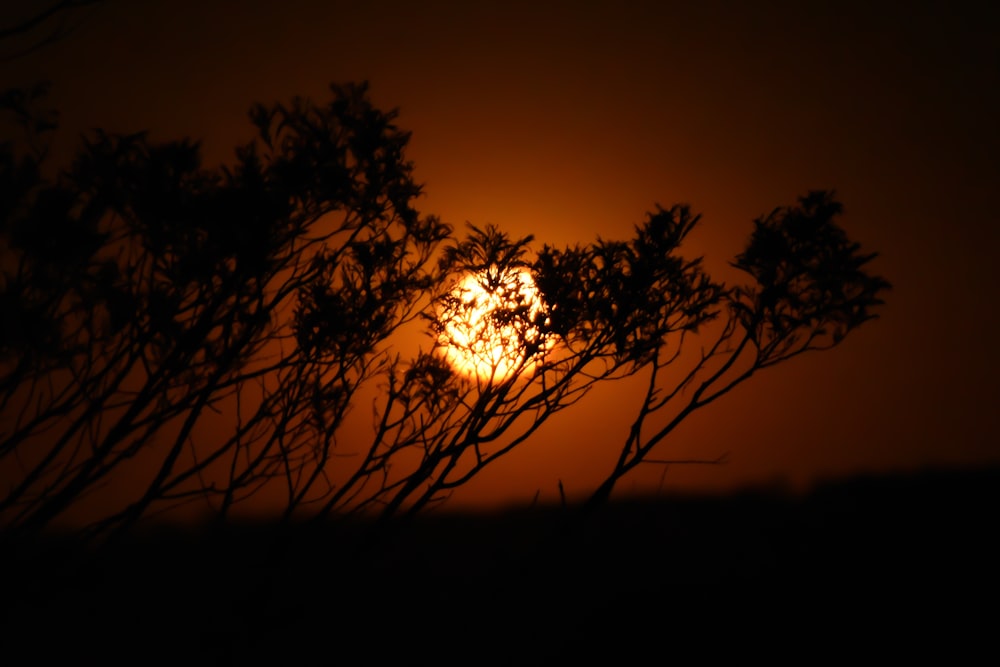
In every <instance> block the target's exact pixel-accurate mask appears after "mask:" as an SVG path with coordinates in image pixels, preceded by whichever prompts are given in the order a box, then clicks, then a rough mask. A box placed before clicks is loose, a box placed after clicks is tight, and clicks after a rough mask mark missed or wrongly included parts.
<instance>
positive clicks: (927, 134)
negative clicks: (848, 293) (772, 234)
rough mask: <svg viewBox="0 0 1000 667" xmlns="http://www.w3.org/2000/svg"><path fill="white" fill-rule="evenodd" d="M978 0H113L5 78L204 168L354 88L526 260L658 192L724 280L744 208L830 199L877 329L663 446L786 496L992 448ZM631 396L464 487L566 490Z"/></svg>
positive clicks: (738, 398)
mask: <svg viewBox="0 0 1000 667" xmlns="http://www.w3.org/2000/svg"><path fill="white" fill-rule="evenodd" d="M38 4H47V3H38ZM986 4H988V3H979V2H977V3H971V2H968V3H966V2H958V3H956V2H922V3H905V2H898V3H884V2H883V3H880V2H809V3H803V2H798V1H796V2H791V1H790V2H756V3H736V2H733V3H728V2H700V3H693V2H669V1H665V2H558V3H556V2H550V3H544V2H517V1H514V2H512V1H510V0H506V1H504V2H476V3H472V2H420V3H414V2H371V3H368V2H318V1H307V0H283V1H282V2H275V3H266V2H237V1H212V0H201V1H197V2H196V1H190V0H166V1H161V0H150V1H148V2H142V3H129V2H122V1H114V0H112V1H109V2H106V3H102V4H99V5H96V6H95V7H94V8H92V9H90V10H86V11H83V12H80V13H78V14H77V15H74V17H73V20H74V21H75V20H77V19H79V20H81V23H80V25H79V26H78V27H77V28H76V29H75V31H74V32H73V33H72V34H71V35H70V36H69V37H66V38H64V39H62V40H59V41H57V42H55V43H53V44H50V45H48V46H46V47H45V48H43V49H40V50H38V51H36V52H34V53H32V54H29V55H26V56H23V57H19V58H14V59H8V60H6V61H5V62H3V63H0V83H2V84H3V85H4V86H6V85H9V84H16V83H27V82H30V81H33V80H36V79H38V78H48V79H51V80H52V82H53V84H54V87H53V94H52V100H53V103H54V104H55V105H57V106H58V107H59V108H60V109H61V110H62V119H63V127H62V129H61V130H60V133H59V135H58V138H57V140H58V146H57V148H58V150H57V151H56V153H55V155H56V157H58V156H59V155H60V154H65V153H66V152H68V151H69V150H71V149H72V147H73V146H74V143H75V141H76V137H77V136H78V135H79V133H80V132H82V131H85V130H86V129H87V128H91V127H103V128H105V129H108V130H117V131H136V130H140V129H150V130H151V131H152V133H153V137H154V138H163V139H169V138H175V137H179V136H185V135H186V136H192V137H198V138H203V139H204V145H205V152H206V156H207V158H208V159H207V161H208V163H209V164H215V163H218V162H221V161H226V160H229V159H230V156H231V155H232V153H231V151H232V148H233V146H235V145H236V144H237V143H240V142H243V141H245V140H247V139H249V138H250V136H251V128H250V125H249V123H248V122H247V121H246V110H247V108H248V107H249V105H250V104H251V103H253V102H255V101H262V102H271V101H286V100H287V99H288V98H290V97H291V96H292V95H296V94H298V95H304V96H309V97H311V98H313V99H315V100H317V101H322V100H324V99H325V94H326V93H325V91H326V88H327V85H328V84H329V83H330V82H331V81H348V80H361V79H368V80H370V82H371V85H372V95H373V97H374V99H375V100H376V102H377V103H378V104H380V105H382V106H383V107H387V108H388V107H399V109H400V118H399V123H400V125H401V126H402V127H404V128H407V129H410V130H412V131H413V139H412V142H411V146H410V150H409V153H408V156H409V158H410V159H412V160H413V161H414V163H415V165H416V171H415V173H416V177H417V179H418V180H419V181H421V182H422V183H424V184H425V195H426V196H425V197H424V198H423V199H422V200H421V209H422V211H423V212H425V213H436V214H439V215H440V216H441V217H442V218H443V219H444V220H445V221H447V222H450V223H452V224H454V225H455V226H456V227H457V228H461V226H462V225H463V224H464V222H465V221H470V222H473V223H475V224H478V225H484V224H487V223H494V224H497V225H499V226H500V227H502V228H503V229H505V230H507V231H509V232H510V233H511V234H513V235H523V234H529V233H530V234H534V235H535V237H536V238H537V243H538V246H539V247H540V245H541V244H542V243H550V244H557V245H563V244H568V243H577V242H580V243H585V242H588V241H591V240H593V239H595V238H596V237H597V236H601V237H604V238H611V239H615V238H626V237H627V236H628V235H629V234H630V233H631V231H632V228H633V225H634V224H636V223H638V222H640V221H641V220H642V218H643V215H644V213H645V212H646V211H648V210H650V209H652V208H653V206H654V205H655V204H656V203H660V204H663V205H665V206H669V205H671V204H674V203H680V202H684V203H689V204H691V205H692V207H693V208H694V209H695V210H696V211H699V212H701V213H702V214H703V220H702V224H701V226H700V228H699V229H698V230H697V231H696V232H695V234H693V237H692V239H691V243H690V244H689V246H690V247H689V252H690V253H691V254H704V255H705V257H706V262H707V265H708V268H709V269H710V270H711V271H712V272H713V273H714V274H717V275H719V276H722V277H725V278H727V279H737V278H738V276H737V275H736V274H734V273H732V272H731V271H730V270H728V267H727V261H728V260H730V259H731V258H732V257H733V255H735V254H736V253H738V252H739V251H740V250H741V248H742V244H743V242H744V240H745V238H746V236H747V234H748V233H749V232H750V229H751V221H752V219H753V218H755V217H757V216H759V215H762V214H766V213H768V212H769V211H770V210H771V209H773V208H774V207H775V206H779V205H788V204H792V203H794V202H795V198H796V197H797V196H799V195H802V194H804V193H805V192H806V191H807V190H809V189H815V188H834V189H836V191H837V192H838V194H839V196H840V199H841V201H842V202H843V203H844V206H845V210H846V215H845V217H844V218H843V221H842V222H843V225H844V227H845V228H846V229H847V231H848V233H849V234H851V235H852V236H853V237H854V238H856V239H857V240H859V241H860V242H861V243H862V244H863V246H864V247H865V248H866V249H870V250H875V251H878V252H879V253H880V258H879V259H878V260H877V261H876V263H874V265H873V268H874V269H875V270H876V271H877V272H879V273H880V274H882V275H883V276H885V277H886V278H887V279H889V280H890V281H891V282H892V283H893V285H894V289H893V291H892V292H891V293H890V294H889V297H888V302H889V303H888V306H887V307H886V308H885V309H884V310H883V311H882V318H881V319H880V320H877V321H874V322H871V323H868V324H867V325H866V326H864V327H862V329H860V330H859V331H857V332H855V333H854V334H852V335H851V336H850V337H849V338H848V339H847V341H846V342H845V343H844V344H843V345H842V346H841V347H838V348H837V349H835V350H833V351H830V352H826V353H823V354H818V355H814V356H811V357H806V358H800V359H797V360H795V361H793V362H791V363H789V364H787V365H786V366H784V367H781V368H778V369H774V370H772V371H770V372H766V373H765V374H763V375H761V376H759V377H756V378H753V379H752V380H751V381H750V382H748V383H746V384H745V385H743V386H742V387H740V388H739V389H738V390H737V391H735V392H734V393H733V394H732V395H730V396H728V397H726V398H725V399H723V400H722V401H720V402H719V403H717V404H715V405H713V406H712V407H710V408H708V409H707V410H706V411H704V413H703V414H699V415H696V416H695V417H693V418H692V419H691V420H690V421H689V423H688V424H686V425H685V427H684V428H682V429H681V430H680V431H678V432H677V433H676V437H675V438H674V439H672V440H671V441H668V443H666V444H665V445H664V446H663V449H662V450H661V451H660V452H659V454H660V456H662V457H664V458H666V457H679V458H687V457H714V456H717V455H719V454H721V453H723V452H729V453H730V456H729V460H728V463H727V464H726V465H724V466H715V467H699V468H679V467H675V468H672V469H671V470H670V471H669V473H668V476H667V478H666V479H667V480H668V483H669V484H671V485H672V488H674V489H688V488H697V489H723V488H731V487H734V486H739V485H744V484H759V483H768V482H772V481H777V480H787V481H789V482H791V483H793V484H795V485H797V486H798V485H802V484H806V483H808V482H810V481H813V480H817V479H825V478H831V477H835V476H839V475H844V474H850V473H855V472H862V471H887V470H896V469H913V468H919V467H923V466H929V465H952V464H967V463H982V462H987V461H998V460H1000V445H998V443H1000V439H998V437H997V435H998V426H1000V424H998V421H1000V420H998V417H997V414H998V412H1000V411H998V410H997V408H996V403H997V395H998V392H997V389H996V387H997V377H998V372H1000V368H998V358H1000V355H998V352H997V345H996V343H995V341H994V336H995V334H996V331H997V330H998V318H997V314H996V312H997V311H996V307H997V299H996V296H995V290H994V288H993V285H992V281H993V269H994V268H995V264H996V260H995V258H994V255H995V253H996V248H997V247H998V241H1000V238H998V237H1000V234H998V229H1000V224H998V223H1000V220H998V217H1000V215H998V212H997V211H998V207H997V204H996V199H997V196H998V190H1000V188H998V186H1000V129H998V127H1000V124H998V123H997V121H996V119H997V118H1000V40H998V39H997V35H998V34H1000V21H998V16H1000V13H998V10H996V9H988V8H985V7H980V6H979V5H986ZM694 5H697V7H695V6H694ZM16 46H17V45H14V44H7V45H6V46H5V48H6V49H7V50H8V52H10V51H13V50H16V48H15V47H16ZM0 55H2V54H0ZM60 151H62V153H60ZM634 389H635V387H634V386H631V387H630V386H629V385H627V384H626V385H615V386H613V387H607V388H604V389H599V390H597V391H595V392H593V394H592V395H590V396H588V397H587V399H586V401H585V405H586V407H585V408H583V409H576V410H570V411H568V412H566V413H564V414H563V415H561V416H560V417H561V418H556V419H554V420H553V421H552V422H551V423H549V424H547V425H546V427H545V428H544V429H543V430H542V431H541V432H540V433H539V435H538V437H536V438H535V439H534V440H533V441H531V442H529V443H528V444H527V445H526V446H524V447H523V448H522V451H519V452H515V453H514V454H512V455H511V456H509V457H508V458H507V459H505V460H503V461H501V462H500V463H498V464H497V465H496V466H495V467H494V468H493V469H492V470H487V471H486V472H485V473H483V475H482V478H481V479H480V480H478V481H477V482H475V483H474V484H473V485H471V486H470V487H469V488H468V489H467V490H465V491H464V494H463V495H460V496H458V498H456V500H457V501H461V500H462V499H465V500H467V501H490V502H493V501H497V500H503V501H512V502H516V501H522V500H525V499H530V498H531V496H532V495H534V493H535V491H536V490H538V489H540V490H541V494H542V496H541V497H542V498H544V499H551V498H554V497H556V494H557V482H558V480H560V479H561V480H563V482H564V483H565V485H566V489H567V491H568V492H569V493H570V494H575V493H583V492H585V491H586V490H587V489H588V488H589V487H590V486H591V485H592V484H593V483H594V482H595V481H596V480H597V479H598V475H599V471H600V470H601V469H604V468H606V467H607V466H608V465H609V464H610V462H611V460H612V458H613V457H614V455H615V454H616V445H617V443H618V442H620V440H621V438H622V436H623V435H624V433H625V429H626V428H627V425H628V423H629V418H630V416H631V414H632V412H633V411H634V407H633V402H629V400H628V399H629V398H630V397H634V396H635V394H634ZM660 472H661V471H660V470H658V469H652V468H651V469H649V470H648V471H646V472H643V473H641V474H638V475H635V476H633V477H632V478H629V479H627V480H626V481H625V482H624V483H623V484H622V487H621V488H623V489H625V490H628V489H632V488H636V489H639V488H649V487H650V485H654V486H655V484H656V483H657V481H658V480H659V477H660Z"/></svg>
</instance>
